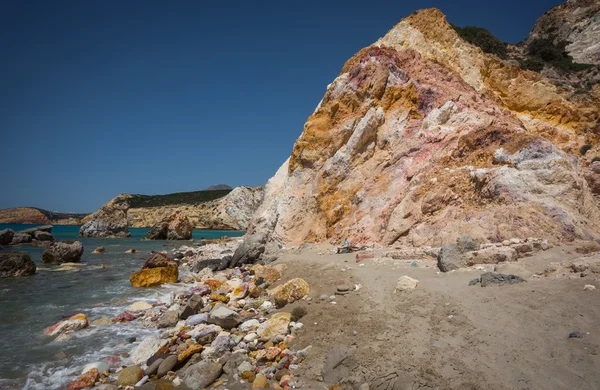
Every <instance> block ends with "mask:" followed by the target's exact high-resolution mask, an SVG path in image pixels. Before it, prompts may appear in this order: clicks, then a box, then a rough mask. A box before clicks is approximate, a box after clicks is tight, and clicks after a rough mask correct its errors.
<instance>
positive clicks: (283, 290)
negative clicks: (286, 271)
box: [269, 278, 310, 307]
mask: <svg viewBox="0 0 600 390" xmlns="http://www.w3.org/2000/svg"><path fill="white" fill-rule="evenodd" d="M308 293H310V286H309V284H308V283H307V282H306V281H305V280H304V279H300V278H295V279H292V280H290V281H288V282H286V283H285V284H282V285H280V286H277V287H275V288H274V289H272V290H271V291H270V292H269V297H270V299H271V300H272V301H273V302H274V303H275V306H277V307H283V306H285V305H287V304H288V303H292V302H294V301H297V300H299V299H302V298H303V297H304V296H306V295H308Z"/></svg>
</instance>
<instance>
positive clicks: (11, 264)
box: [0, 252, 36, 278]
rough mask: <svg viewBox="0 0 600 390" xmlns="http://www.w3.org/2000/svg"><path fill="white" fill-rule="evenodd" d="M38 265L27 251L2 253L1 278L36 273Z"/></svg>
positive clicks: (0, 254)
mask: <svg viewBox="0 0 600 390" xmlns="http://www.w3.org/2000/svg"><path fill="white" fill-rule="evenodd" d="M35 271H36V266H35V263H34V262H33V260H31V257H30V256H29V255H28V254H27V253H20V252H17V253H0V278H6V277H12V276H29V275H33V274H35Z"/></svg>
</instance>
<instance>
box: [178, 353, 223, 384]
mask: <svg viewBox="0 0 600 390" xmlns="http://www.w3.org/2000/svg"><path fill="white" fill-rule="evenodd" d="M222 372H223V366H222V365H221V364H219V363H216V362H211V361H206V360H204V361H201V362H200V363H196V364H193V365H191V366H189V367H188V368H187V369H186V370H185V372H184V374H183V378H182V379H183V383H184V384H185V385H186V386H188V387H189V388H190V389H192V390H200V389H204V388H207V387H209V386H210V385H211V384H212V383H213V382H214V381H216V380H217V379H218V378H219V376H221V373H222Z"/></svg>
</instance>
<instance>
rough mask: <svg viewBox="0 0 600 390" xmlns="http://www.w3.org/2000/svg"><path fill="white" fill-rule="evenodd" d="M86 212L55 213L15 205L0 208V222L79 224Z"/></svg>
mask: <svg viewBox="0 0 600 390" xmlns="http://www.w3.org/2000/svg"><path fill="white" fill-rule="evenodd" d="M86 215H87V214H76V213H57V212H53V211H48V210H44V209H39V208H37V207H16V208H10V209H3V210H0V223H6V224H10V223H20V224H43V225H80V224H81V220H82V219H83V218H84V217H85V216H86Z"/></svg>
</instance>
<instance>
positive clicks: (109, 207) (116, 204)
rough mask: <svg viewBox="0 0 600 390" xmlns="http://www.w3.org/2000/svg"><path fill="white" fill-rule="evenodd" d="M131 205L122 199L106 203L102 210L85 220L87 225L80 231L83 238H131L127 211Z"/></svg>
mask: <svg viewBox="0 0 600 390" xmlns="http://www.w3.org/2000/svg"><path fill="white" fill-rule="evenodd" d="M128 210H129V203H127V201H126V200H125V199H123V198H122V197H117V198H115V199H113V200H111V201H110V202H108V203H106V204H105V205H104V206H102V208H101V209H100V210H98V211H96V212H95V213H94V214H92V215H91V216H89V217H86V218H85V219H84V221H85V223H84V224H83V226H81V228H80V229H79V235H80V236H81V237H99V238H111V237H129V236H131V234H130V233H129V230H127V211H128Z"/></svg>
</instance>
